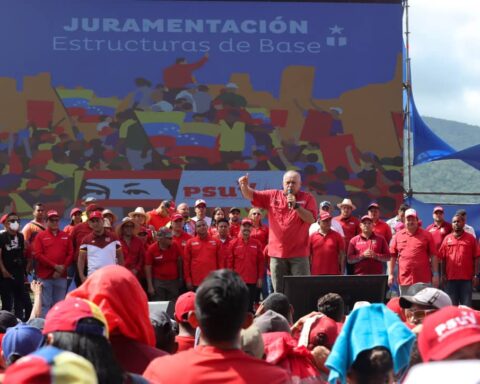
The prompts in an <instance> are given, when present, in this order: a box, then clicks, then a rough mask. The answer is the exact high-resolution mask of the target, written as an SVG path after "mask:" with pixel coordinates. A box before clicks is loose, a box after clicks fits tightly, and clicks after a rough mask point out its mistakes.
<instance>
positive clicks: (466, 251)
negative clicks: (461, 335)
mask: <svg viewBox="0 0 480 384" xmlns="http://www.w3.org/2000/svg"><path fill="white" fill-rule="evenodd" d="M452 227H453V232H452V233H450V234H448V235H447V236H446V237H445V239H444V240H443V243H442V245H441V247H440V250H439V251H438V258H439V259H440V260H444V263H443V264H444V265H445V269H446V280H447V284H446V287H445V288H446V289H445V291H446V292H447V293H448V295H449V296H450V298H451V299H452V303H453V305H460V304H461V305H466V306H468V307H471V306H472V283H473V284H474V285H478V273H479V271H480V269H479V259H478V257H479V249H478V244H477V241H476V239H475V238H474V237H473V236H472V235H471V234H470V233H467V232H465V230H464V227H465V218H464V217H463V216H462V215H455V216H453V219H452Z"/></svg>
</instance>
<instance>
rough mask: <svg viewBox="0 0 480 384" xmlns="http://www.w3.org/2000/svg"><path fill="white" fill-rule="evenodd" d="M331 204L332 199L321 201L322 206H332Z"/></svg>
mask: <svg viewBox="0 0 480 384" xmlns="http://www.w3.org/2000/svg"><path fill="white" fill-rule="evenodd" d="M331 206H332V203H330V201H327V200H325V201H322V202H321V203H320V208H323V207H331Z"/></svg>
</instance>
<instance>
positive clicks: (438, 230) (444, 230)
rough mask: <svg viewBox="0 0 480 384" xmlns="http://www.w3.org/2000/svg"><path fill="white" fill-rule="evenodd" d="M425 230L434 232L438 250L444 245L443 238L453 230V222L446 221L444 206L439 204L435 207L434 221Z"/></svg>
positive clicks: (433, 235)
mask: <svg viewBox="0 0 480 384" xmlns="http://www.w3.org/2000/svg"><path fill="white" fill-rule="evenodd" d="M425 230H426V231H428V232H430V233H431V234H432V237H433V241H434V243H435V247H436V248H437V251H438V250H439V249H440V246H441V245H442V242H443V239H444V238H445V237H446V236H447V235H448V234H449V233H450V232H452V224H450V223H449V222H448V221H445V219H444V211H443V208H442V207H440V206H438V207H435V208H433V223H432V224H430V225H429V226H428V227H427V228H425Z"/></svg>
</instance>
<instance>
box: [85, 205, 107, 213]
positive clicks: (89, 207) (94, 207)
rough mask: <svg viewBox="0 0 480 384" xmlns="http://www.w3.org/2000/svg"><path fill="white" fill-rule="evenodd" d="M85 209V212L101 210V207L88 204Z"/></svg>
mask: <svg viewBox="0 0 480 384" xmlns="http://www.w3.org/2000/svg"><path fill="white" fill-rule="evenodd" d="M86 211H87V213H90V212H95V211H103V207H100V206H98V205H97V204H90V205H88V206H87V209H86Z"/></svg>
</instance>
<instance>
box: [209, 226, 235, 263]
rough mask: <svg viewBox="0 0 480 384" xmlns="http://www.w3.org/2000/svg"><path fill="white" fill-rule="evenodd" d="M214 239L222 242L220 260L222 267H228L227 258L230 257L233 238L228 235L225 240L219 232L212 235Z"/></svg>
mask: <svg viewBox="0 0 480 384" xmlns="http://www.w3.org/2000/svg"><path fill="white" fill-rule="evenodd" d="M212 237H213V238H214V239H217V240H218V241H219V242H220V260H221V267H222V268H228V267H227V260H228V259H229V258H230V243H231V242H232V240H233V239H232V238H231V237H230V236H228V237H227V238H226V239H225V240H224V241H222V240H221V239H220V237H219V236H218V233H217V234H216V235H213V236H212Z"/></svg>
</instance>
